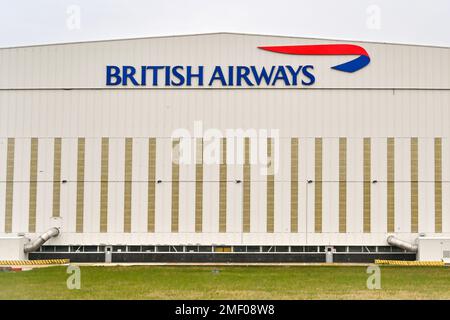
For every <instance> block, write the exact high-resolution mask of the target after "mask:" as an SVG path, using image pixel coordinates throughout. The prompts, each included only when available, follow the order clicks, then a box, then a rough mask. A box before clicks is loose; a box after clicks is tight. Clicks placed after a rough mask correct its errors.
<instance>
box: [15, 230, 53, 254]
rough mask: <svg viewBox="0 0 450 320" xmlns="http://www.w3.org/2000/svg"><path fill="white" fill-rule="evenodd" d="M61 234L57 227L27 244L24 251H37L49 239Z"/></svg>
mask: <svg viewBox="0 0 450 320" xmlns="http://www.w3.org/2000/svg"><path fill="white" fill-rule="evenodd" d="M59 233H60V231H59V229H58V228H56V227H53V228H50V229H48V230H47V231H46V232H44V233H43V234H41V235H40V236H39V237H37V238H36V239H34V240H33V241H31V242H29V243H27V244H26V245H25V246H24V248H23V251H24V252H25V253H29V252H33V251H36V250H38V249H39V248H40V247H42V245H43V244H44V243H46V242H47V241H48V240H49V239H51V238H54V237H57V236H59Z"/></svg>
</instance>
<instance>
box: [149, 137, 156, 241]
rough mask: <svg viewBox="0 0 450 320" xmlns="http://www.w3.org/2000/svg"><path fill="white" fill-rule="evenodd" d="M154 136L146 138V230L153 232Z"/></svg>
mask: <svg viewBox="0 0 450 320" xmlns="http://www.w3.org/2000/svg"><path fill="white" fill-rule="evenodd" d="M155 183H156V138H149V139H148V190H147V193H148V194H147V198H148V199H147V201H148V204H147V206H148V207H147V231H148V232H155V187H156V186H155Z"/></svg>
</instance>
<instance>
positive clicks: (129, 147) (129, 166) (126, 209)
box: [123, 138, 133, 233]
mask: <svg viewBox="0 0 450 320" xmlns="http://www.w3.org/2000/svg"><path fill="white" fill-rule="evenodd" d="M132 179H133V138H126V139H125V177H124V181H125V186H124V195H123V232H126V233H128V232H131V192H132Z"/></svg>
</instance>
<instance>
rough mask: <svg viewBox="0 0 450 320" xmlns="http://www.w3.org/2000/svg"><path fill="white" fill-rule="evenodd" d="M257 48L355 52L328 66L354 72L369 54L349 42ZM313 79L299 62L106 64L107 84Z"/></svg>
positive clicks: (310, 81) (248, 83)
mask: <svg viewBox="0 0 450 320" xmlns="http://www.w3.org/2000/svg"><path fill="white" fill-rule="evenodd" d="M258 48H259V49H262V50H266V51H271V52H275V53H281V54H291V55H357V56H358V57H357V58H356V59H353V60H351V61H348V62H345V63H342V64H339V65H336V66H333V67H331V68H332V69H335V70H339V71H344V72H355V71H357V70H360V69H362V68H364V67H365V66H367V65H368V64H369V62H370V58H369V54H368V53H367V52H366V50H364V48H362V47H360V46H356V45H351V44H321V45H294V46H270V47H268V46H263V47H258ZM315 82H316V77H315V75H314V66H313V65H311V64H301V65H300V64H299V65H279V64H278V65H269V66H255V65H228V66H220V65H219V66H218V65H216V66H204V65H197V66H192V65H140V66H133V65H122V66H116V65H108V66H106V85H107V86H118V85H121V86H135V87H145V86H152V87H161V86H164V87H182V86H185V87H191V86H196V87H203V86H214V87H217V86H220V87H241V86H246V87H254V86H256V87H259V86H265V87H268V86H279V85H284V86H293V87H296V86H311V85H313V84H314V83H315Z"/></svg>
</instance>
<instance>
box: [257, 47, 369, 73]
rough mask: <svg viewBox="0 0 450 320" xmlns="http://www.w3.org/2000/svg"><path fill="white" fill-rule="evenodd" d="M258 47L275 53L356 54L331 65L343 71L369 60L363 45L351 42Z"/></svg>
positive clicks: (350, 70)
mask: <svg viewBox="0 0 450 320" xmlns="http://www.w3.org/2000/svg"><path fill="white" fill-rule="evenodd" d="M258 48H259V49H262V50H267V51H272V52H277V53H284V54H295V55H339V56H341V55H357V56H358V58H356V59H354V60H351V61H348V62H346V63H343V64H339V65H337V66H334V67H331V68H332V69H335V70H339V71H344V72H355V71H358V70H360V69H362V68H364V67H365V66H367V65H368V64H369V62H370V57H369V54H368V53H367V51H366V50H365V49H364V48H363V47H360V46H357V45H353V44H315V45H295V46H272V47H258Z"/></svg>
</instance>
